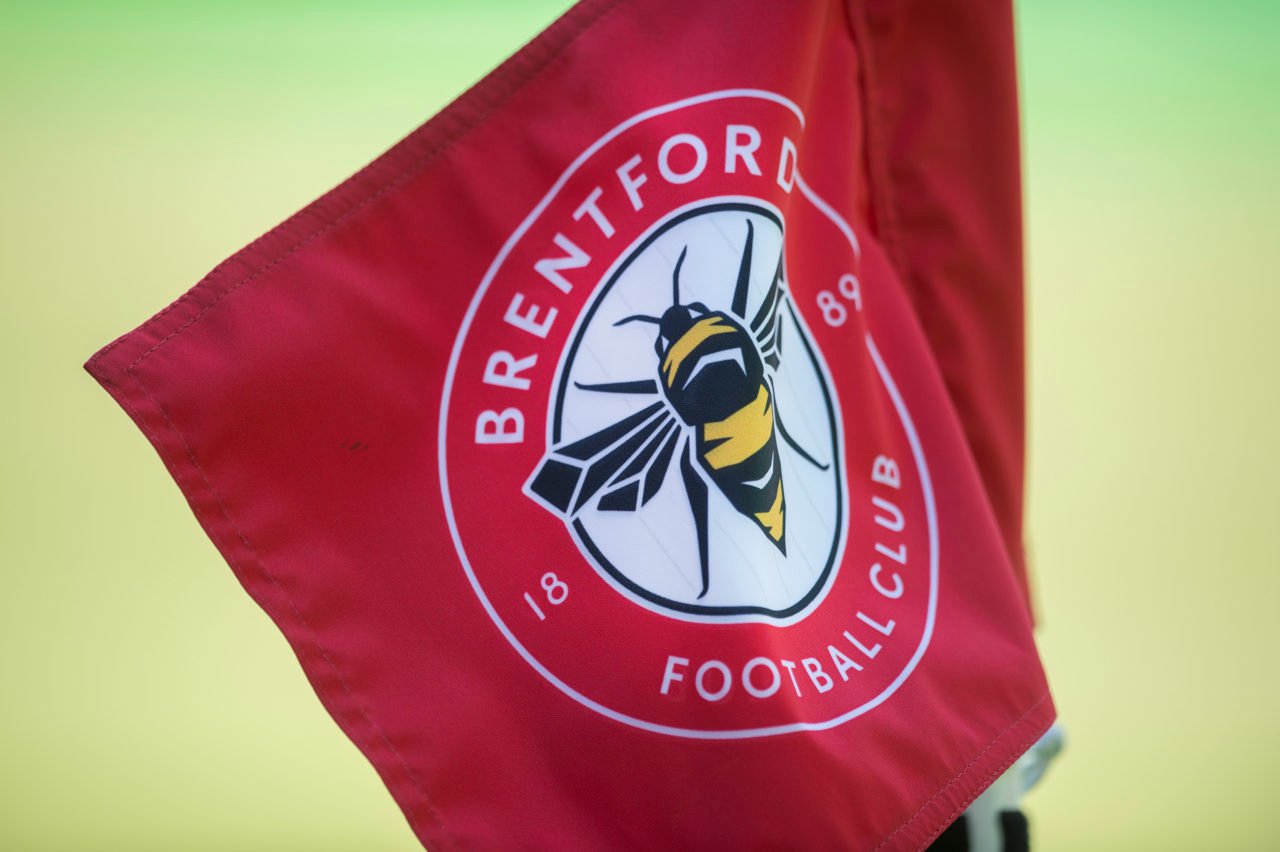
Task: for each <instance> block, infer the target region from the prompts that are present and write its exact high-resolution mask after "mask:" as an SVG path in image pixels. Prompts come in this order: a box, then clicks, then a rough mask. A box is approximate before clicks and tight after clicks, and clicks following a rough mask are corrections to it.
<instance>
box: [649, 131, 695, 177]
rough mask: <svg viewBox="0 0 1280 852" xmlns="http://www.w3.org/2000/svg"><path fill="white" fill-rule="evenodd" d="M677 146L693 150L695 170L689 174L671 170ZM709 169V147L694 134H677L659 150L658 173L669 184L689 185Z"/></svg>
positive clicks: (689, 171)
mask: <svg viewBox="0 0 1280 852" xmlns="http://www.w3.org/2000/svg"><path fill="white" fill-rule="evenodd" d="M677 145H688V146H689V147H690V148H692V149H693V158H694V159H693V168H691V169H689V170H688V171H687V172H677V171H675V170H673V169H672V168H671V152H672V151H673V150H675V147H676V146H677ZM706 167H707V146H706V145H704V144H703V142H702V140H701V139H699V138H698V137H697V136H694V135H693V134H692V133H677V134H676V135H675V136H672V137H671V138H670V139H668V140H667V141H666V142H663V143H662V147H661V148H659V149H658V171H659V172H660V173H661V174H662V177H663V178H664V179H665V180H666V181H667V183H675V184H681V183H688V182H689V181H691V180H694V179H695V178H697V177H698V175H700V174H702V172H703V170H705V169H706Z"/></svg>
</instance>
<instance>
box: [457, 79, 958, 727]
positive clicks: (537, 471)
mask: <svg viewBox="0 0 1280 852" xmlns="http://www.w3.org/2000/svg"><path fill="white" fill-rule="evenodd" d="M803 122H804V117H803V116H802V115H801V114H800V111H799V110H798V108H796V107H795V105H794V104H791V103H790V102H789V101H786V100H785V99H784V98H781V97H780V96H778V95H775V94H772V93H768V92H754V91H749V90H734V91H730V92H720V93H712V94H709V95H704V96H701V97H698V98H691V99H689V100H688V101H684V102H679V103H676V104H669V105H667V106H664V107H659V108H657V109H654V110H650V111H648V112H647V113H642V114H640V115H639V116H636V117H633V118H632V119H630V120H629V121H627V122H624V123H623V124H621V125H619V126H618V127H616V128H614V129H613V130H612V131H610V133H608V134H606V135H605V136H604V137H602V139H600V140H598V141H597V142H596V143H595V144H594V145H592V146H590V147H589V148H588V149H587V150H586V151H584V152H583V154H582V155H581V156H580V157H579V158H578V159H577V161H575V162H574V163H573V164H572V165H571V166H570V167H569V169H568V170H567V171H566V172H565V173H564V174H563V175H561V177H560V179H559V180H558V181H556V182H555V184H554V186H553V187H552V189H551V191H550V192H549V193H548V194H547V196H546V197H545V198H544V199H543V200H542V201H541V203H539V204H538V205H537V206H536V208H535V209H534V210H533V211H532V212H531V213H530V214H529V215H528V217H527V218H526V219H525V220H524V222H523V223H521V225H520V226H519V227H518V228H517V230H516V231H515V233H513V234H512V236H511V238H510V239H509V240H508V241H507V243H506V245H504V246H503V248H502V249H501V251H500V252H499V254H498V256H497V258H496V259H495V260H494V262H493V264H492V265H491V267H490V269H489V270H488V273H487V274H486V276H485V278H484V280H483V281H482V282H481V285H480V287H479V288H478V291H477V295H476V297H475V300H474V301H473V303H472V306H471V310H470V311H469V313H468V315H467V318H466V321H465V322H464V326H463V329H462V330H461V332H460V335H459V338H458V340H457V343H456V345H455V348H454V352H453V357H452V360H451V362H450V368H449V375H448V379H447V383H446V390H445V396H444V399H443V404H442V414H441V426H440V467H441V470H440V473H441V481H442V484H443V497H444V505H445V511H446V514H447V516H448V519H449V522H450V528H451V531H452V533H453V536H454V544H455V546H456V547H457V549H458V553H459V557H460V560H461V562H462V566H463V569H464V570H465V571H466V572H467V575H468V578H469V580H470V581H471V584H472V586H473V588H474V589H475V591H476V593H477V596H478V598H479V601H480V603H481V605H482V606H483V607H484V609H485V610H486V612H487V613H488V615H489V617H490V618H491V619H492V620H493V621H494V623H495V626H496V627H497V628H498V630H500V631H501V633H502V634H503V635H504V636H505V638H506V639H507V640H508V642H509V643H510V645H511V646H512V648H513V649H514V650H515V651H516V652H517V653H519V655H520V656H522V657H523V658H524V659H525V660H526V661H527V662H528V663H529V664H530V665H531V666H532V667H533V668H534V669H535V670H536V671H537V672H538V673H540V674H541V675H542V676H543V677H545V678H546V679H547V680H548V681H550V682H551V683H552V684H554V685H555V686H556V687H557V688H558V689H560V690H561V691H562V692H563V693H564V694H565V695H566V696H568V697H569V698H572V699H573V700H574V701H576V702H577V703H578V704H580V705H582V706H585V707H587V708H590V709H591V710H594V711H596V712H599V713H603V714H604V715H607V716H610V717H611V718H614V719H616V720H618V721H619V722H622V723H626V724H630V725H635V726H638V727H643V728H646V729H649V730H653V731H658V732H662V733H667V734H672V735H677V736H689V737H750V736H763V735H770V734H778V733H785V732H787V731H794V730H804V729H814V728H823V727H831V726H833V725H837V724H841V723H844V722H847V721H849V720H851V719H854V718H856V717H857V716H859V715H861V714H862V713H865V712H867V711H869V710H871V709H872V708H874V707H875V706H876V705H877V704H879V703H881V702H882V701H884V700H886V699H887V698H888V697H889V696H890V695H891V694H892V692H893V691H894V690H896V689H897V687H898V685H900V684H901V683H902V681H903V680H905V678H906V677H907V676H909V674H910V672H911V670H912V669H913V668H914V667H915V665H916V663H917V662H918V660H919V659H920V656H921V655H922V654H923V653H924V652H925V649H926V647H927V645H928V641H929V636H930V633H931V630H932V621H933V618H934V604H935V600H936V583H937V558H938V557H937V541H936V506H934V505H933V495H932V489H931V486H930V483H929V479H928V469H927V463H926V460H925V454H924V449H923V448H922V447H921V446H920V445H919V440H918V437H917V436H916V432H915V430H914V427H913V425H912V423H911V419H910V414H909V411H908V410H907V407H906V402H905V400H904V399H903V398H902V395H901V392H900V390H899V389H898V388H897V386H896V384H895V383H894V380H893V376H892V373H891V372H890V370H889V367H888V365H887V364H886V363H885V362H884V359H883V357H882V355H881V353H880V351H879V349H878V348H877V346H876V343H875V333H874V332H875V330H876V325H875V317H874V310H875V308H874V303H875V294H874V291H873V290H871V288H870V287H869V286H868V285H865V284H864V282H863V281H862V275H863V273H862V257H861V247H860V244H859V242H858V239H857V236H856V234H855V232H854V231H853V229H852V227H851V226H850V225H849V224H848V222H847V221H846V220H845V219H844V218H842V217H841V216H840V215H839V214H838V213H837V212H836V210H835V209H834V208H833V207H832V206H831V205H830V204H829V203H828V202H827V201H826V200H824V199H823V197H822V196H821V195H819V193H818V192H817V191H816V190H815V189H813V188H811V187H809V186H808V184H807V183H806V182H805V180H804V177H803V173H802V171H801V169H800V166H801V163H800V156H799V151H800V150H802V146H800V145H799V144H798V142H800V141H801V140H802V139H803V132H804V131H803Z"/></svg>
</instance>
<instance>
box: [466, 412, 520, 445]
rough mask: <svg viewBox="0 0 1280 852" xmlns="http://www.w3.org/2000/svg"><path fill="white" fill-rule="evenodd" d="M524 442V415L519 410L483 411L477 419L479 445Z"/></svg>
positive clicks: (477, 441)
mask: <svg viewBox="0 0 1280 852" xmlns="http://www.w3.org/2000/svg"><path fill="white" fill-rule="evenodd" d="M523 440H524V415H523V414H521V413H520V410H519V409H517V408H504V409H503V410H502V411H500V412H498V411H482V412H480V416H479V417H477V418H476V443H477V444H518V443H520V442H521V441H523Z"/></svg>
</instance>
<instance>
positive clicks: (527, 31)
mask: <svg viewBox="0 0 1280 852" xmlns="http://www.w3.org/2000/svg"><path fill="white" fill-rule="evenodd" d="M565 5H566V3H565V2H564V0H555V2H553V0H538V1H537V2H532V0H529V2H516V0H508V2H501V0H472V2H469V3H467V4H451V3H443V2H420V3H416V4H410V3H392V2H383V1H382V0H380V1H379V2H375V3H361V4H355V5H353V4H339V3H308V4H305V5H304V4H287V3H282V2H279V0H274V2H266V3H261V2H259V3H249V2H239V3H223V4H207V5H196V4H168V3H160V2H154V3H141V2H132V3H112V4H97V3H88V2H65V3H36V2H34V0H24V2H20V3H17V4H15V3H13V2H12V0H0V110H2V112H0V175H2V176H3V180H2V182H0V234H2V235H3V236H2V237H0V308H2V309H0V359H2V361H3V363H4V365H5V366H4V367H3V369H2V370H0V380H2V382H3V386H2V389H3V398H4V409H3V414H2V416H0V445H2V446H4V447H5V448H6V452H4V453H3V454H0V572H2V573H0V577H2V578H3V581H4V583H3V589H2V591H0V683H2V684H3V686H2V687H0V849H2V850H22V851H23V852H27V850H31V851H32V852H37V850H38V851H39V852H44V851H45V850H49V852H52V850H104V852H109V850H130V852H147V850H166V851H167V850H191V852H203V850H256V849H273V850H291V849H298V850H313V852H324V850H352V849H360V850H370V852H383V850H387V852H390V850H405V852H408V850H412V849H415V848H417V846H416V841H415V840H414V838H413V837H412V835H411V834H410V832H409V830H408V828H407V827H406V825H405V823H404V821H403V819H402V818H401V817H400V816H399V814H398V811H397V809H396V807H395V805H394V804H393V803H392V801H391V799H390V797H389V796H388V795H387V794H386V793H385V791H384V790H383V789H382V787H381V785H380V783H379V781H378V779H377V777H376V776H375V774H374V772H373V771H372V769H370V768H369V767H368V765H367V764H366V763H365V761H364V759H363V758H362V757H361V756H360V755H359V754H358V752H357V751H356V749H355V748H354V746H352V745H350V743H348V742H347V741H346V739H345V738H344V737H343V736H342V735H341V734H340V733H339V732H338V731H337V729H336V727H335V726H334V725H333V723H332V722H331V721H330V720H329V718H328V716H327V715H326V714H325V712H324V710H323V709H322V708H321V706H320V704H319V702H318V701H317V700H316V699H315V697H314V695H313V694H312V692H311V690H310V688H309V686H308V685H307V683H306V682H305V680H304V678H303V676H302V674H301V672H300V670H299V669H298V666H297V664H296V662H295V661H294V659H293V657H292V655H291V653H290V651H289V649H288V647H287V646H286V644H285V642H284V641H283V639H282V638H281V637H280V636H279V635H278V633H277V632H276V630H275V628H274V627H272V626H271V624H270V623H269V621H268V620H267V618H266V617H265V615H263V614H262V613H261V612H260V611H259V610H258V609H257V607H256V606H254V605H253V604H252V603H251V602H250V601H249V599H248V598H247V597H246V596H245V595H244V593H243V592H242V591H241V589H240V588H239V586H238V585H237V583H236V581H235V580H234V578H233V577H232V575H231V573H230V571H228V570H227V568H226V566H225V564H224V563H223V562H222V560H221V558H220V557H219V556H218V555H217V553H216V552H215V551H214V549H213V547H212V546H211V545H210V544H209V543H208V541H207V540H206V538H205V536H204V535H203V533H202V532H201V531H200V529H199V528H198V526H197V524H196V522H195V520H194V519H193V518H192V517H191V515H190V512H189V511H188V510H187V508H186V506H185V504H184V502H183V500H182V499H181V497H180V495H179V493H178V491H177V488H176V487H175V486H174V485H173V483H172V482H171V481H170V479H169V477H168V475H167V474H166V473H165V472H164V470H163V468H162V467H161V465H160V464H159V462H158V461H157V459H156V458H155V455H154V453H153V452H152V450H151V449H150V448H149V446H148V445H147V443H146V441H145V440H144V439H143V438H142V436H141V435H140V434H138V433H137V431H136V429H135V428H134V427H133V426H132V425H131V424H130V423H129V422H128V420H127V418H125V416H124V415H123V414H121V413H120V412H119V410H118V409H117V408H116V406H115V405H114V403H112V402H111V401H110V400H109V399H108V398H107V396H106V395H105V394H103V393H102V392H101V391H100V390H99V389H98V388H97V387H96V385H94V383H93V382H92V381H91V380H90V379H89V377H88V376H87V375H85V374H84V373H83V372H82V371H81V370H80V369H79V364H80V362H81V361H82V360H83V359H84V358H85V357H87V356H88V355H89V354H90V353H91V352H92V351H93V350H94V349H95V348H96V347H97V346H98V345H100V344H101V343H103V342H104V341H105V340H106V339H107V338H108V337H109V336H111V335H114V334H117V333H120V332H122V331H124V330H126V329H128V328H131V327H132V326H133V325H135V324H136V323H137V322H139V321H140V320H142V319H143V318H145V317H147V316H149V315H150V314H151V313H152V312H154V311H155V310H156V309H158V308H160V307H162V306H163V305H164V304H166V303H167V302H168V301H169V300H171V299H172V298H173V297H175V296H176V295H177V294H179V293H180V292H181V291H182V290H184V289H185V288H186V287H187V286H189V285H190V284H191V283H194V282H195V281H196V280H198V279H199V278H200V277H201V276H202V275H203V274H204V273H205V272H206V271H208V269H210V268H211V267H212V266H213V265H214V264H216V263H217V262H218V261H220V260H221V259H222V258H223V257H224V256H226V255H227V254H228V253H230V252H231V251H233V250H234V249H236V248H238V247H239V246H240V245H242V244H244V243H245V242H247V241H249V240H250V239H252V238H254V237H255V236H257V235H258V234H259V233H261V232H262V231H263V230H265V229H267V228H269V227H270V226H272V225H273V224H275V223H276V222H277V221H279V220H280V219H282V218H283V217H284V216H286V215H288V214H289V213H291V212H292V211H293V210H295V209H296V208H297V207H299V206H301V205H302V204H304V203H306V202H307V201H309V200H310V199H311V198H313V197H314V196H315V195H316V194H318V192H319V191H321V190H322V189H324V188H327V187H328V186H330V185H332V184H334V183H336V182H337V181H339V180H341V179H342V178H343V177H345V176H346V175H347V174H349V173H350V172H351V171H353V170H354V169H355V168H357V167H358V166H360V165H361V164H363V163H364V162H366V161H367V160H368V159H370V158H371V157H373V156H374V155H376V154H377V153H378V152H379V151H381V150H382V149H383V148H385V147H386V146H387V145H388V144H389V143H390V142H392V141H394V140H395V139H397V138H399V137H400V136H401V135H403V134H404V133H406V132H408V131H409V130H411V129H412V128H413V127H414V126H415V125H416V124H418V123H419V122H420V121H421V120H422V119H424V118H425V117H427V116H428V115H430V114H431V113H433V112H434V111H435V110H437V109H438V108H439V107H441V106H443V105H444V104H445V103H446V102H447V101H448V100H450V99H451V98H452V97H453V96H454V95H455V94H456V93H458V92H459V91H461V90H462V89H464V88H465V87H466V86H467V85H469V84H470V83H471V82H473V81H474V80H476V79H477V78H479V77H480V76H481V75H482V74H483V73H484V72H485V71H486V70H488V68H490V67H492V66H493V65H495V64H496V63H497V62H499V61H500V60H501V59H502V58H503V57H504V56H506V55H507V54H508V53H509V52H510V51H512V50H514V49H515V48H517V47H518V46H519V45H520V44H521V43H523V41H525V40H526V39H527V38H528V37H529V36H531V35H532V34H533V33H535V32H536V31H537V30H538V29H539V28H540V27H541V26H542V25H544V24H545V23H546V22H548V21H550V20H551V19H552V18H553V17H554V16H555V15H556V14H558V12H559V11H561V9H562V8H563V7H564V6H565ZM1018 11H1019V27H1020V36H1021V55H1022V65H1023V68H1022V78H1023V97H1024V127H1025V131H1026V136H1025V150H1026V170H1027V182H1026V186H1027V197H1028V206H1027V222H1028V234H1029V281H1030V293H1029V323H1030V325H1029V330H1030V355H1031V361H1030V398H1031V447H1030V454H1031V457H1030V487H1029V510H1030V516H1029V544H1030V548H1031V554H1032V558H1033V563H1034V570H1035V574H1036V587H1037V595H1038V599H1039V608H1040V616H1041V622H1042V629H1041V640H1042V646H1043V651H1044V655H1045V659H1046V662H1047V664H1048V666H1049V668H1050V675H1051V678H1052V681H1053V684H1054V687H1055V690H1056V694H1057V698H1058V703H1059V707H1060V710H1061V712H1062V715H1063V718H1064V721H1065V722H1066V724H1067V725H1068V728H1069V732H1070V735H1071V742H1070V746H1069V749H1068V752H1067V753H1066V754H1065V756H1064V757H1063V759H1062V760H1061V762H1060V763H1059V764H1058V765H1057V766H1056V767H1055V768H1054V770H1053V771H1052V773H1051V775H1050V776H1049V778H1048V779H1047V781H1046V784H1045V785H1044V787H1043V788H1042V789H1040V790H1038V791H1037V792H1036V793H1034V794H1033V795H1032V797H1031V799H1030V801H1029V804H1030V809H1031V811H1032V817H1033V820H1034V829H1035V834H1036V838H1037V841H1038V846H1037V848H1038V849H1039V850H1041V852H1053V850H1104V849H1116V850H1121V849H1140V850H1146V849H1151V850H1156V849H1160V850H1170V849H1187V850H1191V849H1208V848H1235V849H1263V848H1271V847H1275V846H1280V828H1278V827H1277V823H1275V822H1274V821H1272V820H1271V818H1270V816H1269V805H1270V799H1271V798H1272V795H1271V788H1272V783H1271V774H1270V772H1269V770H1270V769H1271V768H1272V765H1273V764H1274V763H1275V762H1276V759H1277V758H1280V733H1278V732H1277V729H1276V721H1275V720H1276V719H1277V717H1280V681H1278V679H1277V677H1276V674H1275V670H1274V669H1273V668H1272V666H1273V665H1274V656H1275V654H1276V652H1277V651H1280V629H1278V628H1277V621H1276V619H1275V617H1274V616H1273V614H1272V607H1273V606H1274V603H1273V602H1274V601H1275V600H1276V599H1277V598H1280V595H1278V594H1277V592H1280V588H1278V587H1280V580H1278V579H1277V573H1276V570H1275V569H1276V568H1277V567H1280V547H1278V546H1277V544H1276V538H1275V528H1276V526H1277V525H1276V523H1275V521H1274V520H1273V519H1272V515H1273V513H1274V512H1276V511H1277V510H1278V509H1280V445H1278V444H1277V438H1278V437H1280V434H1278V433H1280V411H1278V410H1277V408H1278V405H1277V384H1278V383H1277V380H1276V377H1275V375H1274V371H1275V368H1276V366H1277V362H1278V360H1280V342H1277V337H1278V336H1280V335H1277V332H1276V331H1275V330H1274V329H1273V328H1272V325H1273V324H1274V323H1276V322H1277V321H1280V288H1277V286H1276V282H1275V278H1276V273H1275V269H1276V267H1277V265H1280V239H1278V238H1277V235H1276V231H1277V228H1278V226H1280V215H1278V214H1277V209H1276V208H1277V200H1278V199H1280V160H1278V158H1277V153H1280V107H1278V106H1277V104H1278V103H1280V99H1277V97H1276V95H1275V92H1276V89H1277V85H1278V84H1280V51H1277V50H1276V49H1275V47H1274V43H1275V40H1276V34H1277V33H1278V32H1280V7H1277V6H1275V5H1274V4H1264V3H1256V4H1245V3H1239V2H1225V3H1221V4H1205V3H1189V2H1173V3H1171V2H1165V3H1156V2H1142V3H1136V2H1115V0H1112V2H1100V0H1085V2H1073V3H1063V2H1056V0H1023V2H1020V3H1019V7H1018Z"/></svg>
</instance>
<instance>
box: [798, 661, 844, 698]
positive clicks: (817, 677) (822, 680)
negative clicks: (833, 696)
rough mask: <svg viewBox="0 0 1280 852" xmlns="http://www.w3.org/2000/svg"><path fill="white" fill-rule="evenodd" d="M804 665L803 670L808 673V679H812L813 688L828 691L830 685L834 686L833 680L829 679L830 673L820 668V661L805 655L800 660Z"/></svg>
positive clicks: (820, 691)
mask: <svg viewBox="0 0 1280 852" xmlns="http://www.w3.org/2000/svg"><path fill="white" fill-rule="evenodd" d="M800 662H801V664H803V665H804V670H805V672H807V673H808V675H809V680H811V681H813V687H814V689H816V690H818V692H819V693H822V692H830V691H831V687H833V686H835V685H836V684H835V681H833V680H832V679H831V675H829V674H827V673H826V672H825V671H823V670H822V663H820V662H818V661H817V659H816V658H814V657H805V658H804V659H803V660H801V661H800Z"/></svg>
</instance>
